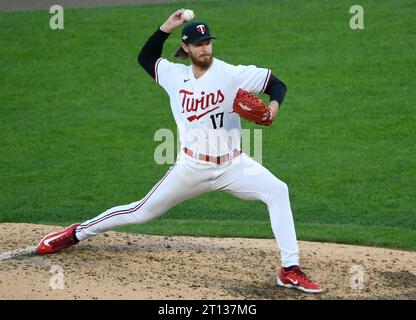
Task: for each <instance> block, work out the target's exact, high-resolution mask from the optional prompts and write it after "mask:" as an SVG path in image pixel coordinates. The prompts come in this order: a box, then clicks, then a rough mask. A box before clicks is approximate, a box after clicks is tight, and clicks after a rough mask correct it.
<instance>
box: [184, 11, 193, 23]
mask: <svg viewBox="0 0 416 320" xmlns="http://www.w3.org/2000/svg"><path fill="white" fill-rule="evenodd" d="M182 17H183V18H184V19H185V21H189V20H192V19H193V18H194V17H195V15H194V12H193V11H192V10H191V9H186V10H185V11H184V12H183V13H182Z"/></svg>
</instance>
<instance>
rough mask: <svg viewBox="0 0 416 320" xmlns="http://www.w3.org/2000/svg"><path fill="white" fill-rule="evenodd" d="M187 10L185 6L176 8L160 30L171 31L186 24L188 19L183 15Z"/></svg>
mask: <svg viewBox="0 0 416 320" xmlns="http://www.w3.org/2000/svg"><path fill="white" fill-rule="evenodd" d="M184 11H185V9H184V8H182V9H179V10H176V11H175V12H174V13H172V14H171V15H170V17H169V18H168V19H167V20H166V21H165V22H164V23H163V24H162V25H161V26H160V28H159V29H160V30H162V31H163V32H167V33H171V32H172V31H174V30H175V29H177V28H179V27H180V26H182V25H184V24H185V23H186V22H187V21H186V20H185V19H184V17H183V16H182V13H183V12H184Z"/></svg>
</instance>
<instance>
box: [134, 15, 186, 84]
mask: <svg viewBox="0 0 416 320" xmlns="http://www.w3.org/2000/svg"><path fill="white" fill-rule="evenodd" d="M184 11H185V9H180V10H177V11H175V12H174V13H172V14H171V15H170V17H169V18H168V19H167V20H166V21H165V22H164V23H163V24H162V25H161V26H160V27H159V28H158V29H157V30H156V32H155V33H154V34H153V35H152V36H151V37H150V38H149V39H148V40H147V42H146V43H145V44H144V46H143V48H142V49H141V51H140V53H139V56H138V57H137V61H138V63H139V64H140V65H141V66H142V67H143V69H144V70H146V72H147V73H148V74H149V75H150V76H151V77H153V78H155V64H156V62H157V60H158V59H159V58H160V57H161V55H162V51H163V44H164V43H165V41H166V39H167V38H168V37H169V35H170V33H171V32H172V31H174V30H175V29H177V28H179V27H180V26H182V25H183V24H184V23H186V21H185V19H184V18H183V16H182V13H183V12H184Z"/></svg>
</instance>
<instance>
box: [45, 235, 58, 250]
mask: <svg viewBox="0 0 416 320" xmlns="http://www.w3.org/2000/svg"><path fill="white" fill-rule="evenodd" d="M60 236H62V234H58V235H57V236H55V237H52V238H49V239H46V240H45V241H44V242H43V243H44V244H45V246H48V247H50V245H49V242H51V241H53V240H56V239H58V238H59V237H60Z"/></svg>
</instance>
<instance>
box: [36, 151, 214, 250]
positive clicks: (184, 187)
mask: <svg viewBox="0 0 416 320" xmlns="http://www.w3.org/2000/svg"><path fill="white" fill-rule="evenodd" d="M181 157H184V156H183V155H181V156H179V158H178V160H177V161H176V163H175V164H174V165H173V166H172V167H171V168H170V169H169V170H168V172H167V173H166V174H165V176H164V177H163V178H162V179H161V180H160V181H159V182H158V183H157V184H156V185H155V186H154V187H153V188H152V189H151V190H150V191H149V193H148V194H147V195H146V196H145V197H144V198H142V199H141V200H139V201H135V202H132V203H130V204H126V205H121V206H117V207H113V208H111V209H108V210H106V211H104V212H103V213H101V214H100V215H98V216H97V217H95V218H93V219H91V220H88V221H86V222H84V223H82V224H81V225H78V224H76V225H72V226H70V227H68V228H66V229H65V230H63V231H59V232H55V233H52V234H49V235H47V236H45V237H44V238H43V239H42V240H41V241H40V243H39V245H38V252H39V253H54V252H57V251H59V250H61V249H64V248H67V247H69V246H71V245H74V244H76V243H78V242H79V241H81V240H85V239H87V238H89V237H92V236H95V235H98V234H100V233H103V232H105V231H108V230H111V229H114V228H116V227H120V226H124V225H128V224H140V223H146V222H148V221H150V220H152V219H155V218H157V217H159V216H161V215H162V214H164V213H165V212H166V211H168V210H169V209H170V208H172V207H173V206H175V205H176V204H178V203H180V202H182V201H184V200H186V199H189V198H191V197H194V196H196V195H199V194H201V193H205V192H208V191H211V190H212V188H211V184H210V181H209V178H210V177H211V171H210V168H209V167H207V166H204V167H198V164H193V163H192V162H190V161H183V160H181Z"/></svg>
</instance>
